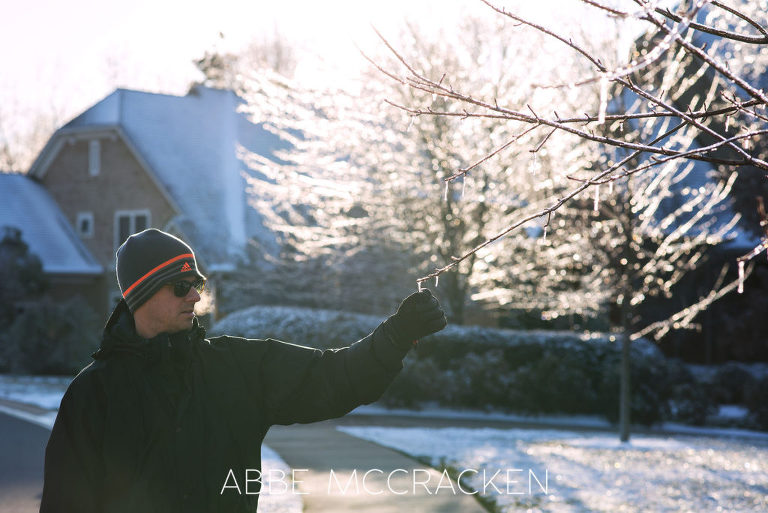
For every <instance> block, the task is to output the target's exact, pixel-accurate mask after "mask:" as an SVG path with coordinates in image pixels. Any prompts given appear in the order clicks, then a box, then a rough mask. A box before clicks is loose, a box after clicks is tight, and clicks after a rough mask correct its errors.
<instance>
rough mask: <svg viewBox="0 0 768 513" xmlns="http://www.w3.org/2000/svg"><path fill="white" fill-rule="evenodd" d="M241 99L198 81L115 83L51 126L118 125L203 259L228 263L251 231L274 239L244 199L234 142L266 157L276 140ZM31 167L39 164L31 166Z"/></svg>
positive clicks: (268, 241)
mask: <svg viewBox="0 0 768 513" xmlns="http://www.w3.org/2000/svg"><path fill="white" fill-rule="evenodd" d="M242 102H243V100H241V99H240V98H239V97H238V96H236V95H235V94H234V93H233V92H231V91H228V90H222V89H213V88H209V87H203V86H195V87H193V88H192V89H191V90H190V91H189V93H188V94H187V95H186V96H173V95H165V94H155V93H147V92H142V91H133V90H127V89H117V90H115V91H114V92H113V93H112V94H110V95H109V96H107V97H106V98H104V99H103V100H101V101H100V102H98V103H96V104H95V105H93V106H92V107H91V108H89V109H88V110H86V111H85V112H83V113H82V114H80V115H79V116H77V117H76V118H74V119H73V120H71V121H70V122H69V123H67V124H66V125H64V126H63V127H62V128H61V129H59V131H58V132H57V134H58V135H60V136H66V135H67V134H71V133H76V132H82V131H83V130H87V129H89V128H94V129H97V128H104V127H117V128H119V133H120V135H121V136H122V137H124V138H126V139H127V140H128V141H127V142H128V143H129V145H131V146H132V147H133V148H134V149H135V151H136V152H138V153H139V154H140V156H141V158H142V159H143V161H144V163H146V166H147V167H148V168H149V171H150V172H151V173H153V174H154V178H155V179H156V180H157V181H158V182H159V183H160V184H161V185H162V186H163V187H164V188H165V192H166V193H167V194H168V195H169V196H170V197H171V198H172V200H173V203H175V205H176V206H177V207H178V208H179V210H180V211H181V212H180V215H179V216H178V217H177V218H176V219H175V220H174V222H173V224H174V225H175V226H176V227H177V228H178V229H179V230H180V231H181V232H182V233H183V234H184V235H186V236H187V237H188V238H189V239H190V242H191V243H192V244H193V246H194V247H195V250H196V251H198V252H201V253H202V255H203V256H204V257H205V259H206V260H207V262H208V263H209V265H210V266H213V267H218V268H227V267H231V265H232V264H233V263H235V262H236V261H238V260H239V259H241V258H242V257H244V254H245V247H246V244H247V243H248V241H249V239H251V238H256V239H258V240H259V242H260V243H261V245H263V246H265V247H274V238H273V235H272V234H271V232H269V231H268V230H266V229H265V228H264V227H263V225H262V222H261V219H260V217H259V216H258V214H257V213H256V211H255V210H254V209H252V208H250V207H249V206H248V198H247V195H246V187H247V186H246V180H245V177H244V174H245V173H250V174H253V173H252V172H251V171H249V170H248V168H247V166H246V165H245V164H244V163H243V162H242V161H241V160H240V159H239V158H238V148H239V147H242V148H244V149H245V150H248V151H251V152H255V153H258V154H259V155H261V156H263V157H266V158H272V154H273V151H274V150H275V149H276V148H278V147H280V146H281V145H282V144H283V143H281V142H280V140H279V138H278V137H277V136H276V135H274V134H272V133H270V132H268V131H267V130H265V129H264V128H263V126H262V125H260V124H254V123H251V122H250V121H249V120H248V119H247V118H246V116H245V114H243V113H241V112H238V106H239V105H240V104H241V103H242ZM54 137H56V135H54ZM44 151H45V150H44ZM38 162H44V161H43V159H42V156H41V158H39V159H38ZM37 165H38V163H37V162H36V166H37ZM32 172H33V173H36V174H38V175H39V174H43V173H45V169H36V168H35V167H34V166H33V169H32Z"/></svg>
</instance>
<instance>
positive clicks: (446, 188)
mask: <svg viewBox="0 0 768 513" xmlns="http://www.w3.org/2000/svg"><path fill="white" fill-rule="evenodd" d="M450 183H451V182H445V193H444V194H443V201H448V186H449V185H450Z"/></svg>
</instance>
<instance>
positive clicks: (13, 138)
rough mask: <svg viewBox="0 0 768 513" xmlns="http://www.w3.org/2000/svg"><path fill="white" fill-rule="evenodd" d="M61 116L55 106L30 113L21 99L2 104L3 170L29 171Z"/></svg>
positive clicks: (0, 151) (0, 147) (0, 160)
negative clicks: (48, 109) (46, 110)
mask: <svg viewBox="0 0 768 513" xmlns="http://www.w3.org/2000/svg"><path fill="white" fill-rule="evenodd" d="M60 118H61V116H60V114H59V113H58V111H57V109H55V108H51V109H50V111H49V112H46V113H44V112H36V113H30V112H28V111H27V112H25V111H24V109H22V108H21V107H20V105H19V104H18V102H15V103H14V102H10V103H4V104H2V105H0V172H26V171H27V170H28V169H29V166H31V165H32V162H33V161H34V159H35V157H36V156H37V154H38V153H40V151H41V150H42V149H43V146H44V145H45V143H46V141H48V139H49V138H50V136H51V134H52V133H53V132H54V131H55V130H56V127H57V125H58V120H59V119H60Z"/></svg>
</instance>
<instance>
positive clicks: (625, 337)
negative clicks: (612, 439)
mask: <svg viewBox="0 0 768 513" xmlns="http://www.w3.org/2000/svg"><path fill="white" fill-rule="evenodd" d="M631 344H632V340H630V338H629V333H627V332H626V331H625V332H624V333H622V335H621V396H620V400H619V438H620V439H621V441H622V442H628V441H629V422H630V415H629V412H630V405H631V402H632V395H631V393H630V379H629V349H630V345H631Z"/></svg>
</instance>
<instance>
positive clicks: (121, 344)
mask: <svg viewBox="0 0 768 513" xmlns="http://www.w3.org/2000/svg"><path fill="white" fill-rule="evenodd" d="M203 338H205V328H203V327H202V326H200V323H199V322H198V320H197V317H195V318H194V319H193V320H192V327H191V328H190V329H189V330H187V331H181V332H178V333H171V334H169V333H160V334H158V335H156V336H155V337H152V338H151V339H146V338H143V337H141V336H140V335H139V334H138V333H136V322H135V321H134V318H133V314H131V311H130V309H129V308H128V304H127V303H126V302H125V300H124V299H121V300H120V302H119V303H118V304H117V306H116V307H115V309H114V310H113V311H112V314H111V315H110V316H109V319H108V320H107V323H106V325H105V326H104V332H103V334H102V337H101V344H100V346H99V349H98V350H97V351H96V352H95V353H93V355H91V356H92V357H93V358H94V359H95V360H101V359H104V358H106V357H107V356H109V355H110V354H112V353H115V352H127V353H132V354H136V355H138V356H141V357H144V358H147V359H150V360H154V359H157V358H161V359H165V357H166V356H167V354H166V353H168V349H170V348H171V347H172V346H173V347H175V348H181V349H184V348H186V346H189V344H190V342H191V341H193V340H202V339H203Z"/></svg>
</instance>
